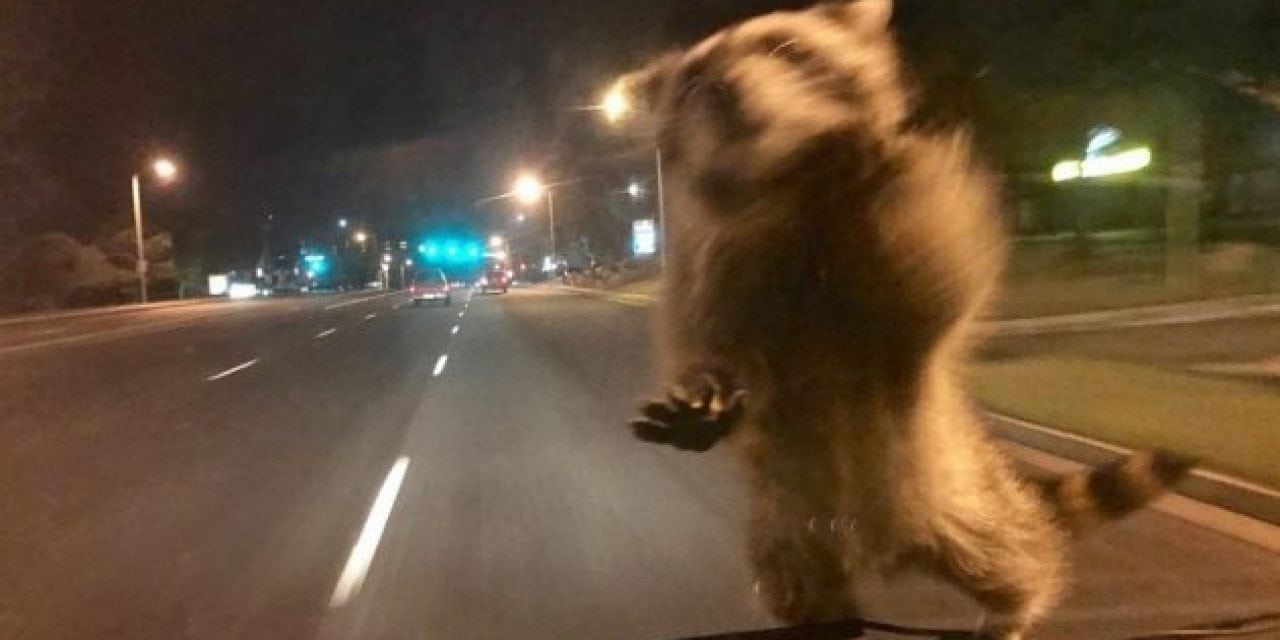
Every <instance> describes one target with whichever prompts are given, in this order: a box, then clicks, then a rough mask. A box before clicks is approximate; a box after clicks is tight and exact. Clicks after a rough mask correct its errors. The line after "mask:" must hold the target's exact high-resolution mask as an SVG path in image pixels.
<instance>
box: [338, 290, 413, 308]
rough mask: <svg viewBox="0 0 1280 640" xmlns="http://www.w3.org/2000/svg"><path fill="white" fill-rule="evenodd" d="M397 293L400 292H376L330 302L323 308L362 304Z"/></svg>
mask: <svg viewBox="0 0 1280 640" xmlns="http://www.w3.org/2000/svg"><path fill="white" fill-rule="evenodd" d="M397 293H400V292H399V291H389V292H387V293H379V294H378V295H376V296H368V297H364V298H356V299H355V300H345V301H343V302H335V303H333V304H331V305H329V306H327V307H325V308H324V310H325V311H331V310H333V309H341V308H343V307H349V306H351V305H353V304H364V303H366V302H372V301H374V300H379V299H382V298H385V297H387V296H394V295H396V294H397Z"/></svg>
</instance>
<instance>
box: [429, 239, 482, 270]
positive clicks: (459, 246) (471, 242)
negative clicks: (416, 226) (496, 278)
mask: <svg viewBox="0 0 1280 640" xmlns="http://www.w3.org/2000/svg"><path fill="white" fill-rule="evenodd" d="M418 254H419V255H420V256H422V259H423V261H424V262H426V263H428V264H450V265H467V264H479V263H480V261H481V260H482V259H483V258H484V247H483V245H482V244H481V242H480V241H479V240H478V239H475V238H456V237H443V236H441V237H432V238H428V239H426V240H424V241H423V242H422V243H420V244H419V245H418Z"/></svg>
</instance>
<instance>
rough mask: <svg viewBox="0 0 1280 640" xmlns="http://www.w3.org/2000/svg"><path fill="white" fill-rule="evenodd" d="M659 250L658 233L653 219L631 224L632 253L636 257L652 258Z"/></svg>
mask: <svg viewBox="0 0 1280 640" xmlns="http://www.w3.org/2000/svg"><path fill="white" fill-rule="evenodd" d="M657 250H658V231H657V228H656V227H655V226H654V224H653V219H652V218H645V219H643V220H636V221H634V222H632V223H631V253H632V255H635V256H651V255H653V254H654V253H657Z"/></svg>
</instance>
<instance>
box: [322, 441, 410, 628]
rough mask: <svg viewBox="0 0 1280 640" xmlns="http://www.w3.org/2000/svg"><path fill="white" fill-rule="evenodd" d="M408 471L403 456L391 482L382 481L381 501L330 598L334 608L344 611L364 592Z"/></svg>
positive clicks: (375, 504) (389, 475)
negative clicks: (374, 558) (375, 556)
mask: <svg viewBox="0 0 1280 640" xmlns="http://www.w3.org/2000/svg"><path fill="white" fill-rule="evenodd" d="M408 470H409V457H408V456H400V458H399V459H397V460H396V463H395V464H393V465H391V470H390V471H388V472H387V478H386V479H385V480H383V481H382V488H381V489H379V490H378V497H377V498H374V500H373V507H371V508H370V509H369V515H368V517H366V518H365V520H364V528H362V529H361V530H360V537H359V538H357V539H356V544H355V546H353V547H351V555H349V556H347V564H346V566H345V567H343V568H342V575H341V576H339V577H338V584H337V585H336V586H335V587H334V589H333V596H332V597H331V598H329V606H330V607H333V608H338V607H341V606H343V605H345V604H347V602H348V601H350V600H351V598H352V597H353V596H355V595H356V594H357V593H359V592H360V587H361V586H362V585H363V584H364V579H365V576H367V575H369V565H370V564H372V563H373V556H374V554H375V553H377V551H378V543H379V542H381V541H382V532H383V530H384V529H386V527H387V520H388V519H390V518H391V509H392V508H393V507H394V506H395V504H396V496H398V495H399V494H400V485H401V484H403V483H404V474H405V472H406V471H408Z"/></svg>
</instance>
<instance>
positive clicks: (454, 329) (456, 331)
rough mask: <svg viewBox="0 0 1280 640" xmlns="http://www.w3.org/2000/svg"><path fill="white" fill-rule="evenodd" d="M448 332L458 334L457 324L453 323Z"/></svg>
mask: <svg viewBox="0 0 1280 640" xmlns="http://www.w3.org/2000/svg"><path fill="white" fill-rule="evenodd" d="M449 333H452V334H454V335H457V334H458V325H456V324H455V325H453V328H452V329H450V330H449Z"/></svg>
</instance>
